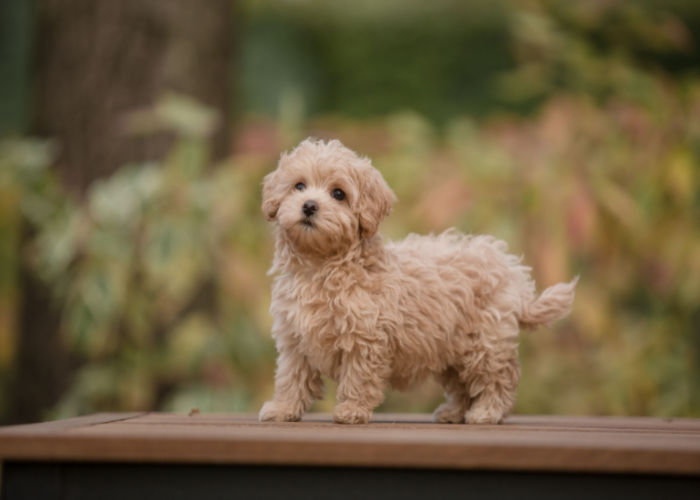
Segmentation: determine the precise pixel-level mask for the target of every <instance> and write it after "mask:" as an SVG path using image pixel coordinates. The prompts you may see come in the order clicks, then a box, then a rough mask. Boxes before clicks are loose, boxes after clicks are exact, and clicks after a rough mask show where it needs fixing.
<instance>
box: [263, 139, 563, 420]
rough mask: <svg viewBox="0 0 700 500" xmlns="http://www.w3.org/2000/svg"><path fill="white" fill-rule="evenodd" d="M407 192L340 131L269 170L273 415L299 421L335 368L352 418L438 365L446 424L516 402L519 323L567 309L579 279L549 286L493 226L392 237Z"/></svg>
mask: <svg viewBox="0 0 700 500" xmlns="http://www.w3.org/2000/svg"><path fill="white" fill-rule="evenodd" d="M395 200H396V198H395V196H394V193H393V192H392V191H391V189H390V188H389V186H388V185H387V184H386V182H385V181H384V179H383V178H382V176H381V174H380V173H379V171H378V170H376V169H375V168H374V167H373V166H372V164H371V162H370V160H369V159H367V158H362V157H360V156H358V155H356V154H355V153H354V152H353V151H351V150H349V149H347V148H346V147H344V146H343V145H342V144H341V143H340V142H339V141H337V140H333V141H329V142H323V141H319V140H314V139H307V140H305V141H303V142H302V143H301V144H300V145H299V146H298V147H297V148H296V149H294V150H293V151H292V152H291V153H289V154H283V155H282V157H281V159H280V161H279V165H278V167H277V169H276V170H275V171H274V172H272V173H270V174H268V175H267V176H266V177H265V179H264V182H263V202H262V210H263V213H264V214H265V216H266V217H267V219H268V220H270V221H273V222H274V224H275V228H276V246H275V257H274V263H273V265H272V268H271V270H270V273H271V274H275V275H276V277H275V279H274V283H273V285H272V301H271V307H270V311H271V313H272V316H273V319H274V322H273V327H272V336H273V337H274V339H275V341H276V346H277V350H278V353H279V355H278V358H277V371H276V374H275V394H274V398H273V399H272V400H271V401H268V402H267V403H265V405H264V406H263V407H262V409H261V410H260V420H263V421H294V420H299V419H300V418H301V416H302V414H303V413H304V412H305V411H306V410H307V409H308V408H309V406H310V405H311V403H312V402H313V401H314V400H315V399H317V398H320V397H321V396H322V393H323V384H322V381H321V375H326V376H328V377H330V378H331V379H333V380H335V381H337V383H338V387H337V405H336V406H335V409H334V412H333V418H334V420H335V421H336V422H338V423H345V424H356V423H366V422H368V421H369V420H370V417H371V415H372V411H373V410H374V408H376V407H377V405H379V404H380V403H381V402H382V400H383V398H384V391H385V390H386V389H387V387H389V386H392V387H396V388H399V389H401V388H406V387H408V386H410V385H411V384H413V383H416V382H419V381H421V380H422V379H424V378H425V377H427V376H430V375H432V376H435V377H437V379H438V380H439V381H440V383H441V384H442V385H443V387H444V389H445V396H446V402H445V403H443V404H442V405H441V406H440V407H438V408H437V410H435V413H434V418H435V420H436V421H438V422H454V423H457V422H465V421H466V422H468V423H474V424H495V423H499V422H501V421H502V420H503V418H504V416H505V415H506V414H507V413H508V412H509V411H510V410H511V409H512V407H513V403H514V400H515V390H516V386H517V384H518V380H519V377H520V369H519V365H518V349H517V339H518V332H519V330H520V328H523V327H524V328H535V327H537V326H539V325H542V324H547V323H550V322H552V321H554V320H557V319H559V318H561V317H562V316H564V315H566V314H567V313H568V312H569V310H570V309H571V305H572V302H573V299H574V288H575V285H576V280H574V281H572V282H571V283H566V284H565V283H560V284H557V285H555V286H552V287H550V288H547V289H546V290H545V291H544V292H543V293H542V294H541V295H540V296H539V297H536V296H535V285H534V282H533V281H532V279H531V277H530V273H529V271H530V268H528V267H526V266H524V265H522V264H521V262H520V261H521V259H520V258H518V257H516V256H513V255H509V254H507V253H506V243H505V242H503V241H499V240H497V239H495V238H493V237H491V236H467V235H463V234H460V233H458V232H457V231H455V230H449V231H446V232H444V233H442V234H439V235H437V236H435V235H431V236H417V235H413V234H412V235H410V236H408V237H407V238H405V239H404V240H402V241H398V242H389V243H384V242H383V241H382V239H381V237H380V236H379V235H378V234H377V229H378V227H379V223H380V222H381V221H382V219H383V218H384V217H385V216H386V215H387V214H388V213H389V210H390V207H391V205H392V203H393V202H394V201H395Z"/></svg>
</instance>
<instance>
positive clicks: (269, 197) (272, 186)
mask: <svg viewBox="0 0 700 500" xmlns="http://www.w3.org/2000/svg"><path fill="white" fill-rule="evenodd" d="M283 196H284V186H282V185H281V183H280V182H279V168H277V169H275V170H274V171H273V172H270V173H269V174H267V175H266V176H265V178H264V179H263V189H262V207H261V208H262V212H263V214H265V218H266V219H267V220H269V221H273V220H275V217H277V210H279V208H280V202H281V201H282V197H283Z"/></svg>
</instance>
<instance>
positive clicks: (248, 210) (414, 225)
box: [0, 0, 700, 423]
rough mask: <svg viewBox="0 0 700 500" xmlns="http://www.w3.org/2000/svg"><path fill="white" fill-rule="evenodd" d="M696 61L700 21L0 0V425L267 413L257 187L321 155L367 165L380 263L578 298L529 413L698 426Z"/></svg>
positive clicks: (544, 341)
mask: <svg viewBox="0 0 700 500" xmlns="http://www.w3.org/2000/svg"><path fill="white" fill-rule="evenodd" d="M699 34H700V3H698V2H696V1H694V0H639V1H635V2H630V1H624V0H577V1H566V0H562V1H554V0H552V1H549V0H528V1H515V0H513V1H509V0H495V1H494V0H470V1H457V0H433V1H431V2H424V1H421V0H387V1H382V2H376V1H371V0H354V1H352V2H350V1H347V2H324V1H322V0H236V1H231V0H210V1H208V2H198V1H196V0H169V1H167V2H166V1H159V0H121V1H119V2H98V1H90V0H32V1H28V0H2V1H1V2H0V75H2V77H1V78H0V137H1V138H0V422H2V423H16V422H28V421H35V420H42V419H48V418H57V417H68V416H74V415H78V414H83V413H88V412H97V411H136V410H161V411H176V412H188V411H189V410H190V409H192V408H198V409H200V411H202V412H221V411H251V412H254V411H257V410H258V409H259V407H260V405H261V404H262V402H263V401H264V400H265V399H267V398H269V397H270V396H271V395H272V382H273V373H274V359H275V349H274V345H273V343H272V341H271V339H270V335H269V329H270V323H271V320H270V317H269V314H268V311H267V310H268V307H269V285H270V278H269V277H268V276H266V274H265V273H266V270H267V268H268V267H269V264H270V262H271V258H272V248H271V247H272V236H271V227H270V226H269V224H267V223H266V222H265V221H264V218H263V217H262V215H261V213H260V211H259V205H260V183H261V179H262V177H263V175H264V174H265V173H267V172H268V171H270V170H272V169H273V168H274V167H275V164H276V161H277V159H278V157H279V154H280V152H281V151H283V150H285V149H287V148H290V147H292V146H293V145H295V144H296V143H297V142H298V141H299V140H301V139H303V138H305V137H306V136H308V135H314V136H318V137H322V138H330V137H337V138H340V139H341V140H342V141H343V142H344V143H345V144H346V145H348V146H349V147H351V148H353V149H355V150H357V151H358V152H359V153H361V154H363V155H367V156H370V157H371V158H372V159H373V161H374V164H375V166H377V167H378V168H379V169H380V170H381V171H382V173H383V174H384V176H385V177H386V179H387V180H388V182H389V184H390V185H391V186H392V187H393V188H394V190H395V192H396V194H397V195H398V198H399V200H400V201H399V203H397V204H396V206H395V208H394V212H393V213H392V215H391V216H390V217H389V218H388V219H387V220H386V221H385V222H384V224H383V226H382V232H383V234H384V235H385V237H388V238H400V237H403V236H404V235H405V234H407V233H408V232H411V231H415V232H438V231H441V230H443V229H445V228H447V227H449V226H456V227H458V228H459V229H461V230H462V231H465V232H470V233H490V234H494V235H496V236H497V237H499V238H502V239H505V240H507V241H508V242H509V244H510V248H511V251H512V252H514V253H517V254H523V255H524V260H525V262H526V263H527V264H529V265H532V266H533V268H534V271H533V274H534V277H535V279H536V280H537V283H538V287H539V289H543V288H544V287H546V286H549V285H552V284H554V283H556V282H558V281H563V280H569V279H571V278H572V277H573V276H575V275H580V276H581V281H580V283H579V286H578V292H577V298H576V303H575V309H574V312H573V313H572V315H571V316H570V317H569V318H568V319H566V320H564V321H561V322H559V323H557V324H556V325H555V326H554V327H553V328H550V329H544V330H542V331H539V332H533V333H530V332H526V333H524V334H523V335H522V340H521V362H522V369H523V378H522V382H521V384H520V388H519V391H518V403H517V407H516V412H519V413H540V414H549V413H551V414H595V415H599V414H600V415H656V416H675V417H691V416H694V417H700V186H699V184H700V171H699V168H698V167H699V165H700V72H699V69H700V52H699V51H700V46H699V44H700V41H699V40H698V36H700V35H699ZM327 385H328V397H327V398H326V399H325V400H324V401H321V402H319V403H317V404H316V405H315V409H316V410H318V411H328V410H330V409H331V408H332V403H333V392H334V384H333V383H332V382H329V383H328V384H327ZM440 393H441V391H440V388H439V387H438V386H437V385H436V384H435V383H433V382H427V383H426V384H424V385H423V386H421V387H418V388H416V389H415V390H413V391H411V392H408V393H398V392H391V393H389V395H388V397H387V400H386V402H385V403H384V404H383V405H382V407H381V408H380V411H432V409H433V408H434V407H435V406H436V405H437V404H438V403H439V401H440V399H441V394H440Z"/></svg>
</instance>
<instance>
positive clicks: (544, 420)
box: [0, 413, 700, 475]
mask: <svg viewBox="0 0 700 500" xmlns="http://www.w3.org/2000/svg"><path fill="white" fill-rule="evenodd" d="M0 460H4V461H17V460H22V461H24V460H30V461H42V462H45V461H68V462H90V461H93V462H140V463H144V462H149V463H182V464H185V463H186V464H207V463H212V464H246V465H303V466H359V467H367V466H369V467H392V468H397V467H402V468H405V467H408V468H431V469H472V470H474V469H478V470H524V471H562V472H565V471H568V472H571V471H577V472H605V473H630V472H631V473H656V474H691V475H700V420H683V419H673V420H664V419H654V418H614V417H604V418H602V417H544V416H543V417H538V416H513V417H510V418H508V419H507V420H506V422H505V424H503V425H499V426H489V425H484V426H473V425H450V424H433V423H431V422H430V417H429V416H428V415H408V414H404V415H389V414H376V415H375V416H374V418H373V420H372V422H371V423H370V424H367V425H354V426H344V425H338V424H333V423H332V422H331V419H330V416H329V415H323V414H311V415H307V416H306V417H305V418H304V420H303V421H302V422H295V423H260V422H258V421H257V420H256V418H255V416H253V415H216V414H211V415H209V414H201V415H200V414H196V415H193V416H187V415H175V414H162V413H131V414H97V415H91V416H87V417H80V418H75V419H69V420H63V421H57V422H48V423H42V424H31V425H22V426H13V427H5V428H0Z"/></svg>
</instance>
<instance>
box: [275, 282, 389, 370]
mask: <svg viewBox="0 0 700 500" xmlns="http://www.w3.org/2000/svg"><path fill="white" fill-rule="evenodd" d="M273 304H274V305H276V306H277V309H278V310H273V314H274V315H275V316H276V317H284V318H286V319H287V321H288V322H289V324H288V325H287V328H288V329H289V330H290V331H293V332H294V334H295V335H296V336H297V338H298V346H299V348H300V349H301V350H302V352H303V354H305V355H306V356H307V357H308V359H309V360H310V361H311V363H312V364H313V365H315V366H316V367H317V368H319V369H320V370H322V371H323V372H325V373H327V374H329V375H330V376H333V373H332V372H333V366H334V365H335V364H336V362H337V357H338V356H339V355H340V354H341V353H342V351H349V350H351V349H352V348H353V345H354V343H355V340H356V338H357V336H358V335H362V334H364V333H367V332H371V331H374V330H375V327H376V321H377V316H378V309H377V306H376V301H373V300H372V298H371V296H370V294H369V293H367V291H366V290H365V289H364V288H363V287H362V286H360V285H359V284H358V283H357V282H353V281H350V280H347V279H342V277H336V276H333V275H332V274H330V275H326V276H323V275H315V276H294V275H287V276H284V277H282V278H281V279H280V280H279V281H278V282H277V283H275V286H274V287H273ZM273 309H275V307H274V306H273Z"/></svg>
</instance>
